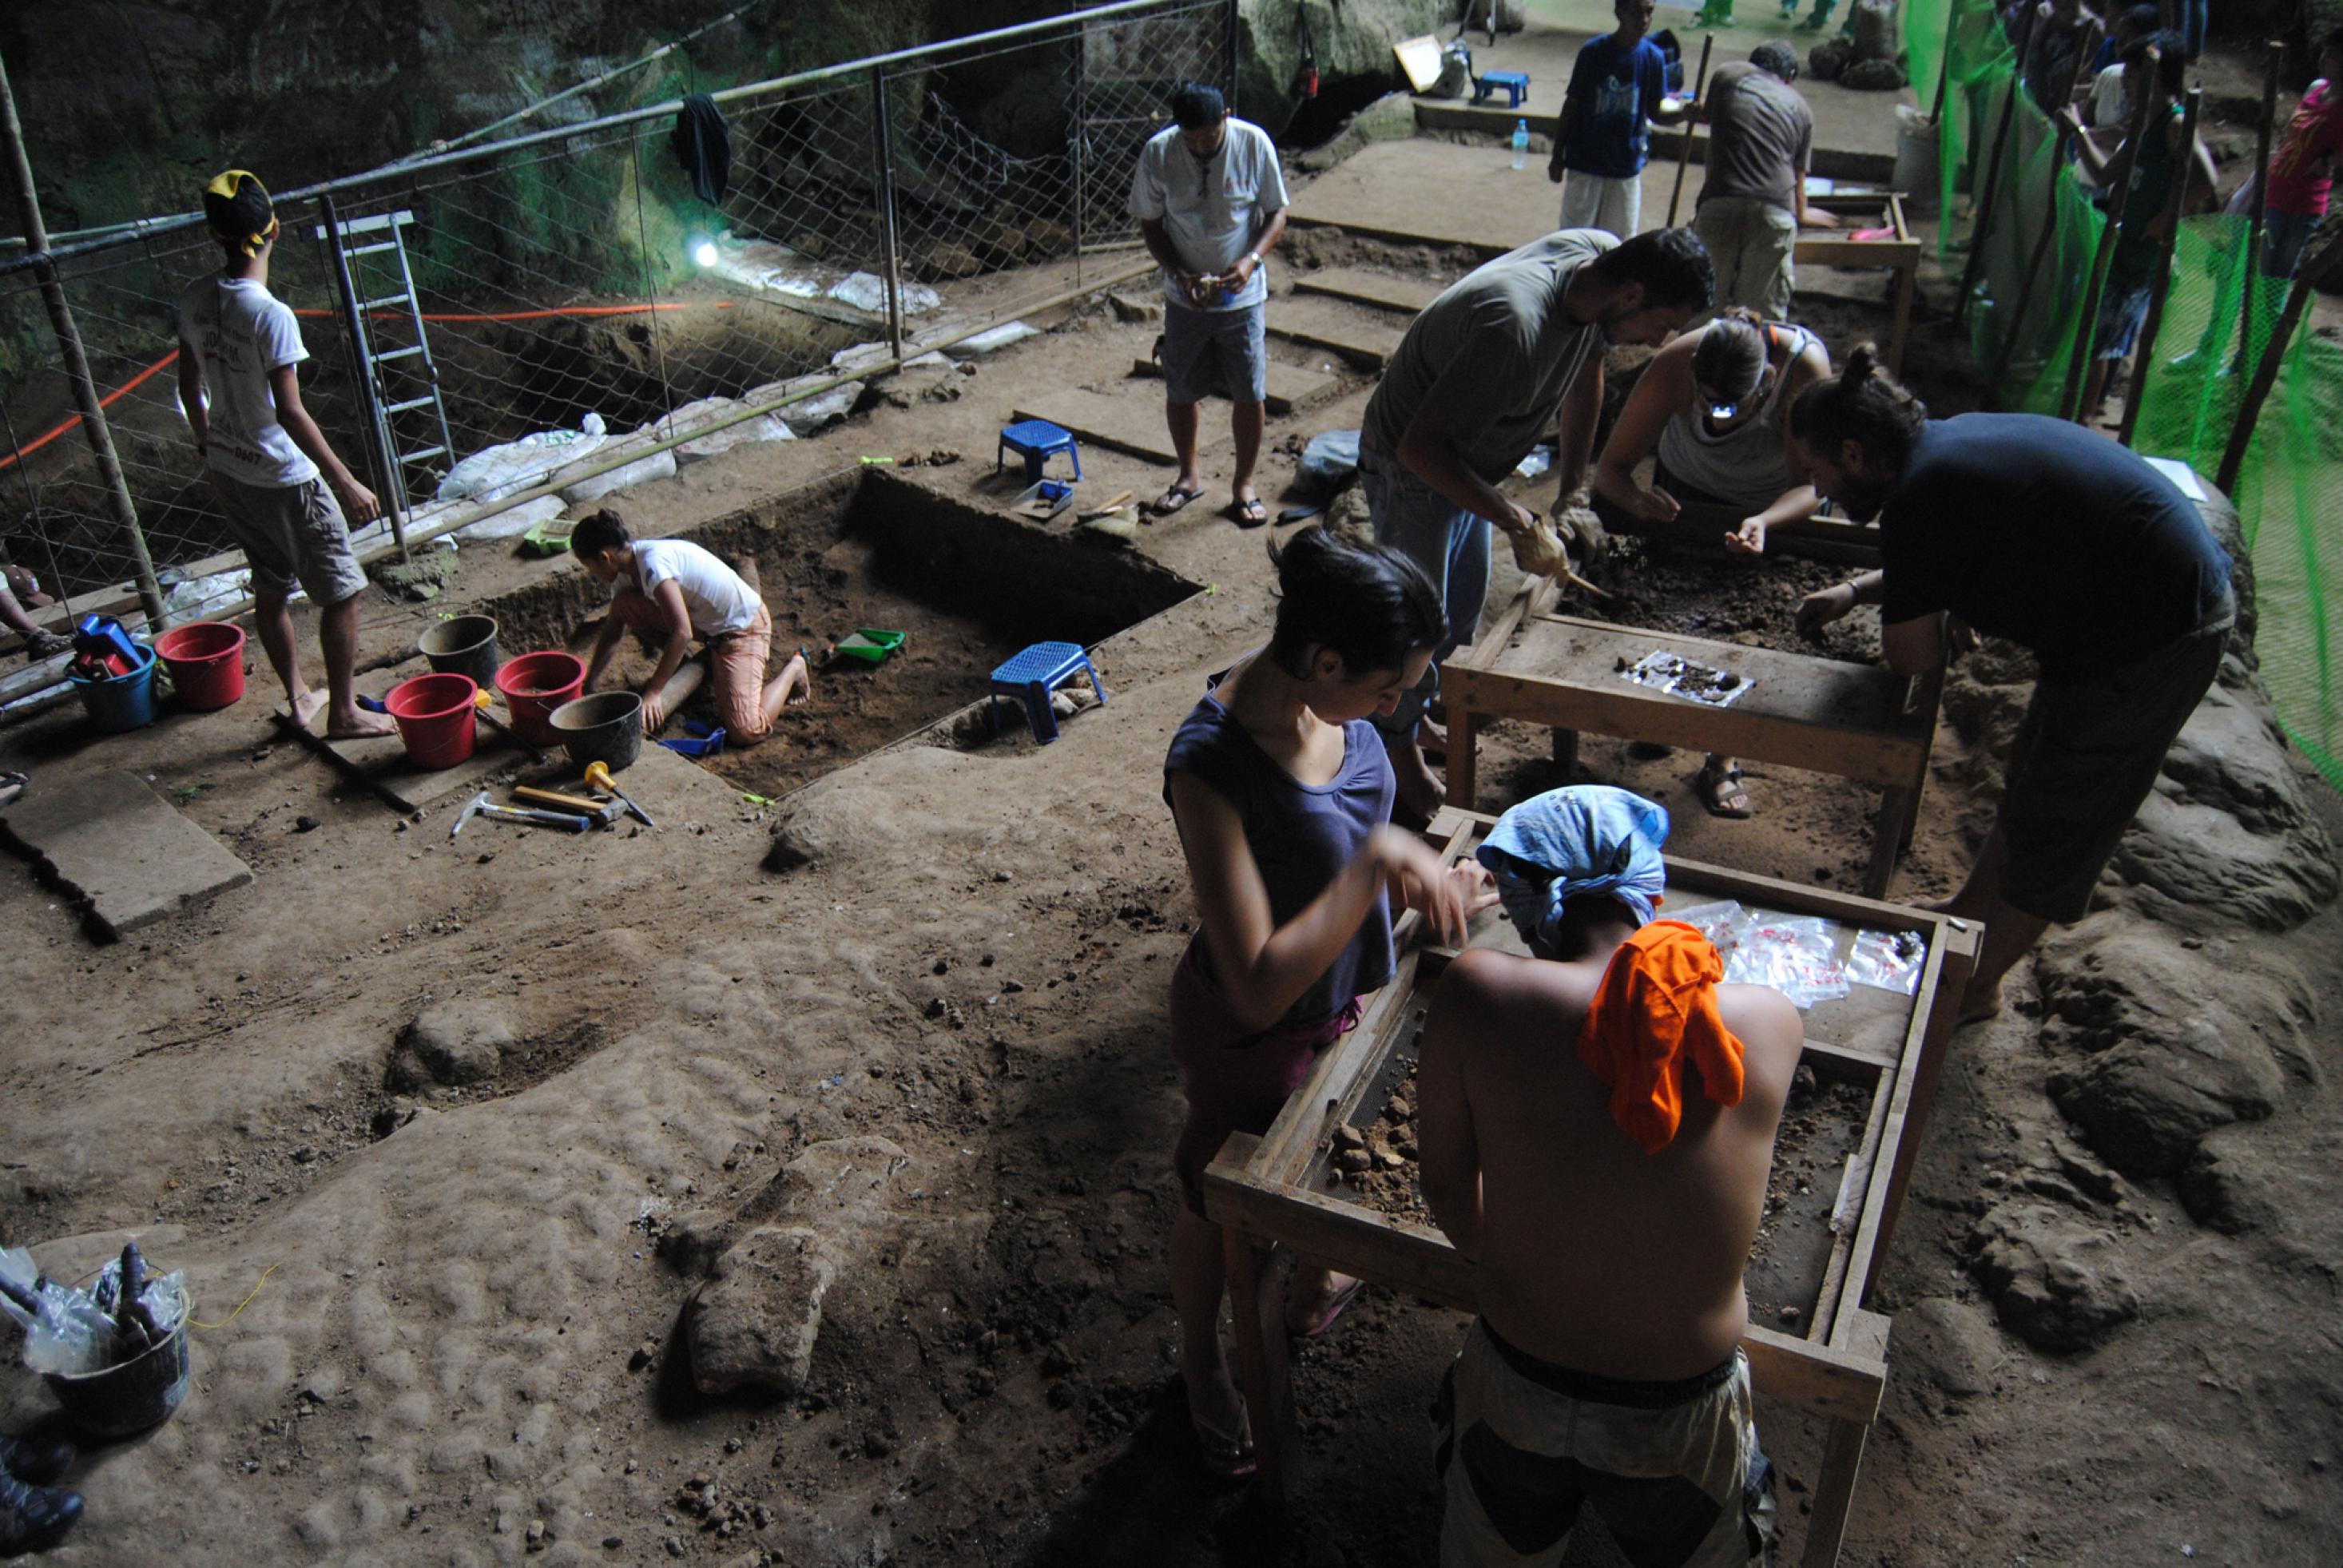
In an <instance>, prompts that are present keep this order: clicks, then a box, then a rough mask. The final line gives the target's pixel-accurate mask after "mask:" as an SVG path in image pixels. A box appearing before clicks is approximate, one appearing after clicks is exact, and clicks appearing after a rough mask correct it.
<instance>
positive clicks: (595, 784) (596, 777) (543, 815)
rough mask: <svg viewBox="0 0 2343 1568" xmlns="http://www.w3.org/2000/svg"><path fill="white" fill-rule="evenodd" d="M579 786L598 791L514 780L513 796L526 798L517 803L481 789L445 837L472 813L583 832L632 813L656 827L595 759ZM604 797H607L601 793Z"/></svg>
mask: <svg viewBox="0 0 2343 1568" xmlns="http://www.w3.org/2000/svg"><path fill="white" fill-rule="evenodd" d="M578 789H598V790H601V791H603V794H601V795H587V794H578V793H574V792H572V791H569V790H566V789H541V788H539V787H538V786H537V785H534V784H517V785H515V786H514V787H513V798H514V799H517V800H520V801H524V802H526V804H525V805H521V806H499V805H498V804H497V803H496V802H495V801H493V800H491V799H488V791H487V790H485V789H483V790H481V791H480V792H479V793H478V795H475V796H474V797H472V799H469V800H468V801H466V802H465V803H464V809H462V810H461V811H458V813H457V814H456V820H455V823H454V825H453V826H451V827H449V828H448V829H447V841H448V842H449V843H451V844H452V843H454V842H455V841H456V835H457V834H458V833H461V832H462V831H463V830H464V824H465V823H467V822H469V821H470V820H471V819H473V818H475V817H486V818H488V819H489V820H490V821H492V822H510V823H514V824H516V825H517V826H520V827H525V828H550V829H554V830H555V831H556V832H560V833H583V832H585V831H586V830H587V829H589V828H608V827H613V826H616V825H617V823H618V819H620V818H621V817H632V818H634V819H636V820H638V821H639V822H640V823H642V825H643V826H644V827H646V828H651V829H657V828H658V827H659V824H658V823H657V822H654V821H653V820H651V814H650V813H649V812H648V811H646V810H644V809H642V808H641V807H640V806H638V805H636V804H635V803H634V801H633V800H631V799H628V796H627V793H626V791H624V790H622V789H619V788H618V785H617V784H616V783H614V782H613V781H612V780H611V778H610V769H608V767H607V766H606V765H604V764H602V763H599V762H590V763H588V764H587V766H586V777H585V779H583V780H581V781H580V783H579V785H578ZM606 796H607V797H608V798H607V799H606V798H605V797H606Z"/></svg>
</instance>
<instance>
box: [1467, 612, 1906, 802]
mask: <svg viewBox="0 0 2343 1568" xmlns="http://www.w3.org/2000/svg"><path fill="white" fill-rule="evenodd" d="M1654 650H1664V651H1667V652H1670V653H1674V654H1676V655H1678V656H1679V657H1682V658H1689V659H1695V660H1698V661H1699V662H1701V663H1704V664H1707V665H1711V666H1714V667H1715V668H1722V669H1725V670H1729V671H1731V672H1732V673H1734V674H1736V675H1739V676H1742V677H1744V678H1747V679H1749V680H1750V681H1751V682H1752V683H1753V684H1752V687H1751V689H1750V690H1749V691H1748V692H1747V693H1746V694H1745V696H1743V697H1742V698H1741V699H1740V700H1738V701H1737V702H1735V704H1734V705H1733V706H1732V707H1730V708H1715V707H1711V706H1709V705H1708V704H1705V703H1699V702H1694V701H1691V700H1689V699H1684V698H1679V697H1673V696H1669V695H1667V694H1666V693H1664V692H1659V691H1654V690H1653V689H1650V688H1647V687H1640V686H1636V685H1634V684H1633V683H1632V682H1629V681H1627V680H1625V679H1624V678H1622V676H1621V673H1620V671H1621V668H1622V667H1621V662H1620V661H1622V660H1625V661H1627V662H1628V663H1633V662H1634V661H1635V660H1637V659H1640V658H1643V657H1644V655H1646V654H1648V653H1651V652H1653V651H1654ZM1490 651H1491V650H1489V649H1487V648H1484V647H1476V648H1474V649H1473V652H1472V654H1471V655H1469V656H1463V657H1452V658H1450V660H1449V661H1448V663H1447V664H1445V665H1443V666H1442V674H1441V678H1442V684H1443V693H1444V694H1445V695H1444V699H1445V700H1446V702H1447V704H1448V707H1449V710H1450V714H1451V717H1452V719H1453V716H1454V714H1455V713H1456V711H1457V710H1458V709H1473V710H1476V711H1479V712H1482V713H1486V714H1490V715H1493V716H1495V717H1499V718H1505V719H1526V720H1529V721H1531V722H1533V723H1541V724H1550V725H1554V726H1555V727H1557V728H1560V729H1592V730H1594V731H1596V732H1597V733H1599V734H1604V735H1617V736H1622V737H1625V738H1627V739H1635V740H1650V741H1656V742H1659V743H1661V744H1664V745H1670V746H1684V747H1690V748H1693V749H1707V750H1712V751H1721V752H1729V753H1731V754H1733V755H1735V756H1740V757H1749V758H1755V759H1758V760H1760V761H1765V762H1774V763H1779V764H1782V765H1784V766H1787V767H1793V768H1805V769H1814V770H1815V771H1817V772H1825V773H1835V774H1837V775H1839V776H1841V777H1843V778H1848V779H1855V780H1857V781H1859V782H1862V783H1866V784H1880V785H1888V784H1895V785H1906V786H1909V785H1912V784H1915V783H1916V782H1917V781H1918V779H1919V777H1920V775H1921V774H1922V773H1923V772H1924V771H1925V770H1926V765H1927V749H1928V744H1929V743H1930V741H1932V740H1933V739H1934V732H1935V715H1934V714H1933V713H1930V714H1928V715H1927V716H1926V727H1925V728H1923V726H1922V724H1921V723H1920V721H1919V717H1918V716H1916V715H1910V716H1907V715H1906V713H1905V712H1904V711H1903V709H1904V705H1905V699H1906V695H1907V694H1908V692H1909V690H1910V683H1909V682H1908V680H1906V678H1903V677H1900V676H1896V675H1894V674H1892V673H1890V672H1889V671H1886V670H1884V669H1879V668H1873V667H1871V666H1865V665H1852V664H1846V663H1844V662H1842V661H1839V660H1836V659H1826V658H1814V657H1812V656H1810V655H1805V654H1795V653H1783V652H1780V651H1778V650H1776V649H1773V648H1747V647H1744V646H1742V645H1741V644H1738V643H1725V642H1712V641H1709V640H1707V639H1705V638H1692V637H1681V636H1677V635H1674V634H1673V633H1666V632H1655V631H1649V630H1644V629H1640V628H1632V627H1620V626H1615V625H1613V624H1611V623H1609V622H1606V621H1594V620H1582V619H1578V618H1574V617H1568V616H1555V615H1538V616H1533V617H1530V618H1527V619H1526V620H1525V621H1524V622H1523V625H1522V628H1521V630H1520V632H1519V634H1518V635H1517V636H1516V637H1515V638H1513V640H1512V642H1511V644H1510V645H1509V646H1507V647H1504V648H1500V649H1495V650H1494V657H1493V658H1490V657H1488V655H1489V652H1490Z"/></svg>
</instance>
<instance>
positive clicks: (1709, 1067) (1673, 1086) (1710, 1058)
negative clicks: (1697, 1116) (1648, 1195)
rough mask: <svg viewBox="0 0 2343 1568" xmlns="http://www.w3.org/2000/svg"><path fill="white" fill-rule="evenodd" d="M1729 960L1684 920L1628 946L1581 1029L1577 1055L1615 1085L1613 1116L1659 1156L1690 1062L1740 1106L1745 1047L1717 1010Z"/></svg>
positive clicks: (1677, 1113)
mask: <svg viewBox="0 0 2343 1568" xmlns="http://www.w3.org/2000/svg"><path fill="white" fill-rule="evenodd" d="M1724 978H1725V960H1722V959H1720V958H1718V957H1717V956H1716V950H1715V948H1713V947H1711V946H1710V945H1709V941H1708V939H1707V938H1706V937H1704V936H1702V935H1701V934H1700V932H1698V931H1697V930H1694V929H1693V928H1692V927H1690V926H1688V925H1685V924H1684V922H1683V921H1682V920H1654V921H1653V922H1652V923H1651V924H1650V925H1647V926H1645V927H1644V929H1643V930H1639V931H1637V932H1636V933H1635V934H1634V936H1632V937H1630V938H1628V939H1627V940H1626V941H1625V942H1624V943H1623V944H1621V946H1620V948H1619V950H1618V951H1617V952H1616V953H1614V954H1613V955H1612V958H1611V966H1610V968H1608V969H1606V970H1604V971H1603V983H1602V984H1601V985H1600V986H1598V987H1597V988H1596V989H1595V992H1594V1005H1593V1006H1591V1007H1589V1008H1588V1009H1587V1010H1586V1022H1585V1024H1584V1027H1582V1028H1581V1029H1580V1030H1579V1031H1578V1059H1579V1060H1581V1061H1583V1062H1584V1063H1586V1065H1587V1066H1588V1067H1590V1068H1592V1069H1594V1076H1595V1077H1597V1078H1599V1079H1601V1080H1602V1081H1604V1083H1606V1084H1608V1085H1610V1087H1611V1119H1612V1120H1613V1121H1616V1122H1617V1123H1618V1124H1619V1127H1620V1130H1621V1131H1624V1132H1625V1133H1626V1134H1627V1136H1628V1137H1630V1138H1632V1139H1634V1141H1636V1142H1637V1143H1639V1144H1641V1145H1642V1146H1643V1150H1644V1153H1646V1154H1657V1153H1658V1152H1659V1151H1661V1150H1663V1149H1664V1148H1666V1147H1667V1146H1668V1141H1669V1140H1670V1139H1672V1138H1674V1136H1675V1135H1676V1127H1677V1124H1678V1123H1679V1122H1681V1121H1683V1120H1684V1066H1683V1063H1684V1060H1686V1059H1687V1058H1688V1059H1689V1060H1691V1062H1692V1064H1693V1065H1694V1067H1697V1068H1698V1069H1699V1070H1700V1081H1701V1087H1702V1089H1703V1090H1704V1091H1706V1092H1707V1094H1708V1097H1709V1098H1710V1099H1711V1100H1714V1101H1716V1102H1717V1103H1718V1104H1719V1105H1738V1104H1740V1103H1741V1083H1742V1079H1741V1041H1740V1040H1737V1039H1735V1037H1734V1034H1733V1031H1732V1030H1729V1029H1726V1028H1725V1019H1724V1017H1723V1016H1722V1015H1721V1014H1719V1013H1718V1011H1717V1010H1716V982H1717V981H1718V980H1722V979H1724Z"/></svg>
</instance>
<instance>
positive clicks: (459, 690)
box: [382, 675, 479, 768]
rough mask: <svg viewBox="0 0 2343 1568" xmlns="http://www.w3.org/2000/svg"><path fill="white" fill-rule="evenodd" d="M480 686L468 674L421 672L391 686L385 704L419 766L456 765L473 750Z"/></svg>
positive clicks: (411, 756) (399, 735) (399, 733)
mask: <svg viewBox="0 0 2343 1568" xmlns="http://www.w3.org/2000/svg"><path fill="white" fill-rule="evenodd" d="M478 692H479V687H478V686H477V685H475V684H474V683H473V680H472V678H471V677H470V676H468V675H418V676H417V677H415V678H413V679H411V680H402V681H400V682H399V683H398V684H397V686H394V687H392V688H391V689H390V693H389V695H388V696H387V697H385V698H384V699H382V705H383V706H384V707H385V708H387V709H390V716H391V718H392V719H396V720H397V723H398V738H399V739H401V740H403V741H405V742H406V743H407V756H408V757H410V758H412V759H414V762H415V765H416V766H417V768H453V767H454V766H456V764H457V763H458V762H461V761H462V760H464V759H465V758H467V757H469V756H470V755H471V754H472V741H473V739H474V737H475V736H476V734H477V733H478V726H477V725H476V724H475V722H474V719H473V716H474V714H475V713H477V712H478V709H475V708H474V707H473V706H472V699H473V698H474V697H476V696H477V695H478Z"/></svg>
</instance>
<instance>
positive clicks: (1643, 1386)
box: [1434, 1320, 1773, 1568]
mask: <svg viewBox="0 0 2343 1568" xmlns="http://www.w3.org/2000/svg"><path fill="white" fill-rule="evenodd" d="M1434 1416H1435V1419H1436V1420H1438V1422H1439V1423H1440V1426H1441V1437H1440V1460H1439V1462H1440V1466H1441V1470H1442V1472H1443V1475H1444V1477H1445V1479H1446V1483H1447V1507H1446V1510H1445V1512H1444V1514H1443V1519H1442V1521H1441V1530H1440V1562H1441V1564H1442V1568H1497V1565H1503V1568H1527V1565H1528V1564H1531V1563H1557V1562H1560V1561H1561V1560H1562V1557H1563V1553H1564V1546H1565V1545H1566V1544H1567V1543H1568V1542H1569V1540H1570V1532H1571V1527H1572V1526H1573V1525H1574V1524H1575V1523H1577V1521H1578V1514H1579V1511H1580V1509H1582V1508H1583V1507H1585V1506H1586V1505H1588V1504H1590V1503H1591V1504H1592V1505H1593V1506H1594V1512H1595V1513H1596V1514H1597V1515H1598V1516H1599V1517H1600V1518H1601V1519H1602V1521H1603V1523H1604V1526H1605V1527H1606V1528H1607V1529H1609V1530H1610V1532H1611V1534H1612V1538H1613V1539H1614V1540H1615V1541H1616V1542H1617V1543H1619V1546H1620V1548H1621V1550H1622V1551H1623V1552H1624V1554H1625V1556H1626V1558H1627V1560H1628V1561H1629V1562H1631V1563H1638V1564H1642V1565H1644V1568H1759V1565H1760V1564H1762V1563H1764V1562H1765V1557H1766V1543H1767V1540H1768V1537H1769V1536H1770V1533H1771V1531H1770V1525H1771V1523H1772V1513H1773V1507H1772V1486H1771V1483H1770V1480H1768V1479H1767V1477H1768V1474H1769V1471H1770V1467H1769V1466H1768V1465H1767V1464H1766V1462H1765V1457H1764V1455H1763V1454H1762V1453H1760V1452H1758V1448H1757V1428H1756V1425H1755V1422H1754V1421H1753V1420H1752V1418H1751V1398H1750V1392H1749V1362H1748V1361H1747V1359H1746V1358H1745V1357H1744V1356H1743V1355H1742V1353H1741V1352H1739V1351H1738V1350H1735V1352H1733V1355H1732V1358H1731V1359H1730V1360H1728V1361H1726V1362H1723V1363H1721V1364H1719V1365H1718V1366H1717V1367H1715V1369H1714V1370H1713V1371H1711V1372H1708V1373H1707V1374H1705V1375H1704V1376H1701V1377H1697V1378H1685V1379H1684V1380H1682V1381H1681V1382H1675V1383H1638V1382H1619V1381H1617V1380H1614V1379H1609V1378H1598V1377H1593V1376H1590V1375H1588V1374H1586V1373H1583V1372H1573V1371H1571V1370H1569V1369H1567V1368H1562V1367H1555V1366H1552V1365H1549V1364H1548V1363H1545V1362H1539V1361H1537V1360H1535V1359H1534V1357H1531V1356H1529V1355H1527V1354H1525V1353H1524V1352H1522V1351H1519V1350H1516V1349H1515V1348H1514V1347H1513V1346H1512V1345H1510V1344H1507V1343H1505V1342H1503V1340H1501V1339H1499V1338H1498V1337H1497V1336H1496V1334H1495V1332H1494V1331H1493V1330H1492V1329H1491V1328H1490V1327H1489V1326H1488V1324H1486V1323H1485V1322H1479V1321H1477V1320H1476V1321H1475V1322H1474V1323H1473V1328H1472V1332H1470V1333H1469V1334H1468V1335H1467V1336H1466V1337H1465V1341H1464V1349H1463V1352H1462V1353H1461V1354H1459V1355H1458V1356H1457V1358H1456V1360H1455V1362H1454V1363H1453V1365H1451V1366H1450V1368H1449V1370H1448V1375H1447V1378H1446V1380H1445V1381H1444V1382H1443V1384H1442V1387H1441V1395H1440V1403H1439V1405H1437V1406H1436V1407H1435V1408H1434Z"/></svg>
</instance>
